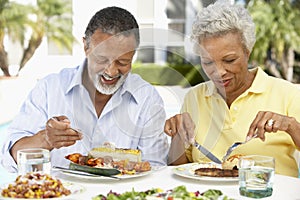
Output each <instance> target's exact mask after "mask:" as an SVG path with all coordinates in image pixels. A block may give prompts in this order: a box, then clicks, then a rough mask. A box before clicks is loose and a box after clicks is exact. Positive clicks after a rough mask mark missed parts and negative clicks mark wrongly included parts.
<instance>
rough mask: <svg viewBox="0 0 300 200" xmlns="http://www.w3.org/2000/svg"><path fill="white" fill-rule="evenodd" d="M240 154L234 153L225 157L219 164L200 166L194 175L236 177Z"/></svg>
mask: <svg viewBox="0 0 300 200" xmlns="http://www.w3.org/2000/svg"><path fill="white" fill-rule="evenodd" d="M241 156H242V155H241V154H235V155H232V156H230V157H229V158H227V159H226V160H225V161H224V162H223V163H222V165H221V167H218V166H216V165H215V166H211V167H200V168H198V169H196V170H195V175H199V176H210V177H238V176H239V171H238V161H239V158H240V157H241Z"/></svg>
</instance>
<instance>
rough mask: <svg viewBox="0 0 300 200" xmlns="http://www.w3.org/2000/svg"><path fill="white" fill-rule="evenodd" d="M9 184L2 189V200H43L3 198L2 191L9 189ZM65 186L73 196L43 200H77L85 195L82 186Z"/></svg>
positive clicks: (70, 184) (0, 196) (65, 184)
mask: <svg viewBox="0 0 300 200" xmlns="http://www.w3.org/2000/svg"><path fill="white" fill-rule="evenodd" d="M7 186H8V184H6V185H5V186H2V187H1V192H0V199H3V200H41V199H26V198H11V197H3V196H2V195H1V193H2V190H3V189H4V188H7ZM63 186H65V187H66V188H67V189H69V190H71V194H70V195H68V196H61V197H56V198H43V199H48V200H66V199H76V198H75V197H77V196H78V195H79V194H81V193H83V192H84V191H85V188H84V187H83V186H82V185H78V184H75V183H70V182H63Z"/></svg>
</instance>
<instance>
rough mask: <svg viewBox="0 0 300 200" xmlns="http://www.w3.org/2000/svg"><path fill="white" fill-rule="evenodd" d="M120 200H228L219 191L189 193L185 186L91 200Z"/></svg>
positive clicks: (117, 194)
mask: <svg viewBox="0 0 300 200" xmlns="http://www.w3.org/2000/svg"><path fill="white" fill-rule="evenodd" d="M122 199H141V200H142V199H143V200H160V199H161V200H163V199H167V200H176V199H178V200H182V199H193V200H214V199H215V200H217V199H218V200H220V199H223V200H225V199H226V200H229V198H228V197H227V196H224V195H223V194H222V192H221V191H220V190H213V189H210V190H207V191H205V192H202V193H201V192H199V191H196V192H189V191H188V190H187V189H186V187H185V186H178V187H175V188H174V189H171V190H167V191H163V190H162V189H159V188H155V189H150V190H147V191H143V192H137V191H135V190H134V189H132V190H131V191H128V192H124V193H117V192H113V191H110V192H109V193H108V194H106V195H103V194H99V195H97V196H95V197H93V198H92V200H122Z"/></svg>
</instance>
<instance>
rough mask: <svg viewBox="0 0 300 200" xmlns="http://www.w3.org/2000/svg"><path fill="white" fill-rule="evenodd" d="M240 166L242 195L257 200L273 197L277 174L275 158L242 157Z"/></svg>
mask: <svg viewBox="0 0 300 200" xmlns="http://www.w3.org/2000/svg"><path fill="white" fill-rule="evenodd" d="M238 166H239V186H240V188H239V190H240V195H242V196H246V197H252V198H256V199H258V198H263V197H268V196H271V195H272V192H273V183H274V173H275V172H274V171H275V159H274V158H273V157H269V156H261V155H249V156H242V157H241V158H240V159H239V165H238Z"/></svg>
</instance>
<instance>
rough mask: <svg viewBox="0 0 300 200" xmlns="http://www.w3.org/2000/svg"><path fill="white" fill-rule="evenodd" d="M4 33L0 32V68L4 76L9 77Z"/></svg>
mask: <svg viewBox="0 0 300 200" xmlns="http://www.w3.org/2000/svg"><path fill="white" fill-rule="evenodd" d="M3 41H4V31H3V30H1V32H0V68H1V70H2V71H3V73H4V75H5V76H10V74H9V70H8V58H7V52H6V51H5V48H4V44H3Z"/></svg>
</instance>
